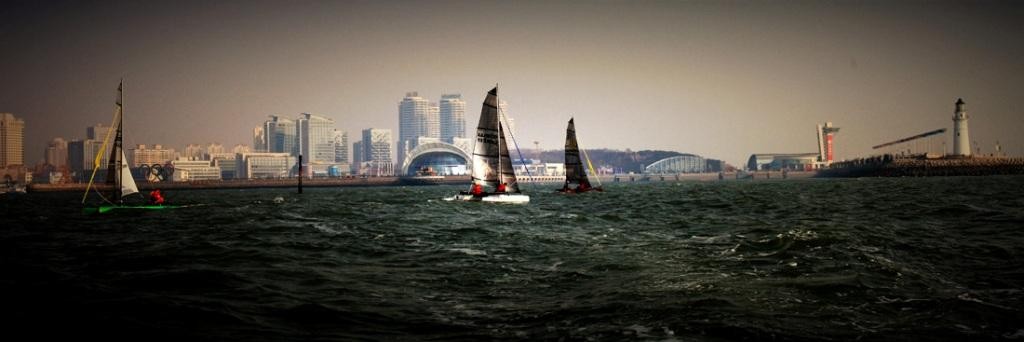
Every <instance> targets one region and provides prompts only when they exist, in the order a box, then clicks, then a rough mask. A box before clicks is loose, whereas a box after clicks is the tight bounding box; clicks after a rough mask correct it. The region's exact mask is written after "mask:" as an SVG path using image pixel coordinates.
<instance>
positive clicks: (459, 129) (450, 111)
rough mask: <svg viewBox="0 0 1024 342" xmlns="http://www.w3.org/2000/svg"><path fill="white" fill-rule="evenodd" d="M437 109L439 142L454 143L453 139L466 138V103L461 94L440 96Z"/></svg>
mask: <svg viewBox="0 0 1024 342" xmlns="http://www.w3.org/2000/svg"><path fill="white" fill-rule="evenodd" d="M438 107H439V111H440V113H439V116H440V121H441V123H440V126H441V140H442V141H444V142H447V143H454V138H465V137H466V101H463V100H462V95H461V94H444V95H441V103H440V104H439V105H438Z"/></svg>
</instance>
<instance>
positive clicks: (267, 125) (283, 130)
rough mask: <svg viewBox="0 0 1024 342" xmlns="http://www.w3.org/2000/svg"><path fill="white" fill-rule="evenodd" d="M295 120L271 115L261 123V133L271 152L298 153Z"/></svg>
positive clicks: (293, 154)
mask: <svg viewBox="0 0 1024 342" xmlns="http://www.w3.org/2000/svg"><path fill="white" fill-rule="evenodd" d="M296 133H297V132H296V126H295V121H292V120H289V119H285V118H282V117H279V116H277V115H271V116H270V120H267V121H266V122H264V123H263V134H264V136H265V137H266V138H267V149H268V150H269V152H272V153H289V154H291V155H292V156H297V155H298V154H299V146H298V141H297V139H296Z"/></svg>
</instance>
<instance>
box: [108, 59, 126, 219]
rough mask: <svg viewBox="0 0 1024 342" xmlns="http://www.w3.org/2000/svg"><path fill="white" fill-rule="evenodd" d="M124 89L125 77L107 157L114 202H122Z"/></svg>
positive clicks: (120, 85) (118, 92)
mask: <svg viewBox="0 0 1024 342" xmlns="http://www.w3.org/2000/svg"><path fill="white" fill-rule="evenodd" d="M123 91H124V79H123V78H122V79H121V83H119V84H118V85H117V101H116V102H115V103H116V104H117V109H116V112H115V115H116V120H117V121H116V122H115V123H114V125H115V126H117V127H116V130H115V134H114V144H113V146H111V148H110V158H108V159H107V184H111V185H113V187H112V189H111V191H112V195H111V200H113V202H114V203H118V204H120V203H121V179H122V178H121V163H122V161H121V153H119V152H120V151H121V149H122V144H123V139H124V137H123V136H122V132H121V127H122V125H124V104H123V102H124V101H123V94H122V92H123Z"/></svg>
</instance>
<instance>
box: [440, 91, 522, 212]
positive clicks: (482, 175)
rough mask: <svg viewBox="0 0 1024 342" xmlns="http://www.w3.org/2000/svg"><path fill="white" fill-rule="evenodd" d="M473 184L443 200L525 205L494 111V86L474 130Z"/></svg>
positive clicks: (495, 94)
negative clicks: (467, 188)
mask: <svg viewBox="0 0 1024 342" xmlns="http://www.w3.org/2000/svg"><path fill="white" fill-rule="evenodd" d="M472 159H473V160H472V168H473V170H472V178H473V184H472V185H471V186H470V190H469V191H462V192H460V193H459V194H457V195H455V196H452V197H446V198H445V200H446V201H471V202H495V203H528V202H530V196H527V195H524V194H523V193H522V191H520V189H519V182H517V181H516V173H515V170H514V169H513V167H512V158H511V157H510V156H509V152H508V140H507V139H505V125H503V124H502V113H500V112H499V111H498V87H494V89H491V91H489V92H488V93H487V98H486V99H484V103H483V108H482V110H481V111H480V123H479V124H478V125H477V129H476V145H475V147H474V149H473V156H472Z"/></svg>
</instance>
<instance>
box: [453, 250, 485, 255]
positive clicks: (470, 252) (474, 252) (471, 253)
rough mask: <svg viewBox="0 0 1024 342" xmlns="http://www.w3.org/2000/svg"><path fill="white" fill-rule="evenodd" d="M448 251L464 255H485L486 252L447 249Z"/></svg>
mask: <svg viewBox="0 0 1024 342" xmlns="http://www.w3.org/2000/svg"><path fill="white" fill-rule="evenodd" d="M448 251H450V252H459V253H463V254H466V255H487V252H486V251H481V250H479V249H472V248H449V249H448Z"/></svg>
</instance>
